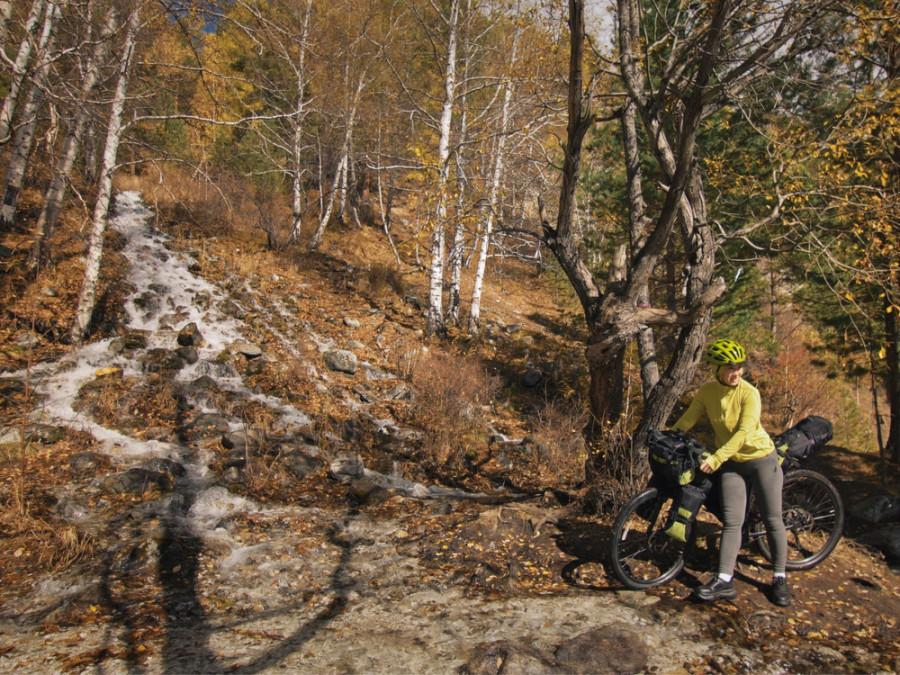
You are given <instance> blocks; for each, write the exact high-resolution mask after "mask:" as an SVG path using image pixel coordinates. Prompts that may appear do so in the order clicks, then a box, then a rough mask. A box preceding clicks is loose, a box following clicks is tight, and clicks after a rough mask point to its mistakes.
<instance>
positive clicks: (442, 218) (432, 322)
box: [426, 0, 461, 335]
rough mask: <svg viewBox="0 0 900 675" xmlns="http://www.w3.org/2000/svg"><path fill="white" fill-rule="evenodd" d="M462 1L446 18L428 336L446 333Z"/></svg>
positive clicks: (456, 0) (455, 1)
mask: <svg viewBox="0 0 900 675" xmlns="http://www.w3.org/2000/svg"><path fill="white" fill-rule="evenodd" d="M460 2H461V0H451V2H450V7H449V11H448V14H447V16H446V17H445V18H444V21H445V24H446V27H447V54H446V61H445V64H444V98H443V104H442V106H441V117H440V127H439V130H440V139H439V141H438V152H437V182H436V184H435V193H436V197H435V199H436V203H435V207H434V222H433V229H432V234H431V264H430V267H429V269H430V273H429V284H428V322H427V325H426V332H427V333H428V335H435V334H442V333H444V332H445V330H446V325H445V321H444V313H443V308H442V306H443V292H444V226H445V222H446V218H447V199H448V194H447V192H448V188H449V182H450V181H449V176H450V133H451V131H452V129H451V122H452V120H453V109H454V104H455V101H456V48H457V44H458V41H459V7H460Z"/></svg>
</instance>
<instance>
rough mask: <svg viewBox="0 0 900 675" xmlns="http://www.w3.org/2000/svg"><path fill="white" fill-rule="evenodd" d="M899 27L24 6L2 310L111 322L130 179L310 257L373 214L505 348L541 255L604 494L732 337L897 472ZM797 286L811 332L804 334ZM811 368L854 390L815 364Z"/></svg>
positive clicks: (399, 254) (877, 6)
mask: <svg viewBox="0 0 900 675" xmlns="http://www.w3.org/2000/svg"><path fill="white" fill-rule="evenodd" d="M898 18H900V5H898V3H896V2H888V3H884V2H834V1H831V0H805V1H803V2H793V1H792V2H788V1H786V0H785V1H768V0H766V1H753V2H745V1H740V0H720V1H718V2H712V3H703V2H696V3H695V2H665V3H662V4H659V3H642V2H639V1H638V0H619V2H617V3H611V4H610V6H608V7H607V6H602V5H600V4H593V3H591V4H589V5H587V6H586V3H584V2H579V1H577V0H572V1H570V2H568V3H562V2H556V1H547V2H524V1H521V0H501V1H498V2H480V1H478V0H441V1H437V0H428V1H426V0H386V1H381V0H377V1H366V2H362V1H354V0H346V1H345V0H337V1H335V2H329V3H318V2H314V1H313V0H275V1H272V2H265V1H262V0H260V1H257V2H244V1H243V0H234V1H231V2H190V1H188V0H185V1H175V2H165V1H161V0H137V1H133V2H108V1H106V0H83V1H78V0H65V1H63V0H56V1H54V0H32V1H31V2H22V1H19V2H9V1H7V0H4V1H3V2H0V58H2V60H3V71H2V82H0V84H2V87H3V90H2V92H3V108H2V111H0V144H2V146H0V147H2V153H3V162H4V165H5V167H6V171H5V175H4V183H3V187H2V190H3V199H2V204H0V230H2V233H3V235H4V238H5V247H4V249H3V260H4V272H3V284H4V298H5V301H4V313H3V319H2V321H3V323H4V326H3V330H4V332H5V334H6V335H7V336H9V335H12V334H13V333H15V331H17V330H20V329H23V328H28V329H30V330H32V331H34V332H35V333H36V334H38V335H39V336H40V340H41V342H42V344H44V345H55V346H57V347H59V348H62V346H63V345H65V344H71V343H78V342H82V341H84V340H90V339H91V338H92V337H93V336H95V335H99V334H101V333H102V331H103V330H104V327H103V321H102V318H103V313H104V302H105V301H106V300H105V299H104V297H105V296H104V292H105V289H106V287H105V285H104V279H103V275H102V274H101V270H102V265H103V260H104V241H105V238H106V237H107V236H108V233H107V231H106V224H107V217H108V213H109V208H110V202H111V197H112V195H113V192H114V186H115V181H120V182H121V181H122V180H125V179H126V178H130V179H134V180H137V181H138V182H139V184H140V187H141V190H142V194H143V195H144V198H145V199H146V200H148V202H149V203H151V204H153V205H154V206H155V207H156V208H157V210H158V211H159V212H161V213H163V214H166V215H165V217H167V218H170V219H171V220H173V221H175V220H178V221H180V222H189V223H191V224H192V226H194V227H195V228H197V229H199V230H200V231H203V232H208V233H209V234H210V236H213V235H215V234H217V233H221V232H223V231H229V230H240V231H243V232H249V233H251V234H249V235H247V236H251V237H258V238H259V240H260V241H262V242H264V243H263V244H262V247H261V248H262V249H265V250H267V251H269V252H277V253H279V254H283V255H290V256H292V257H293V259H294V260H296V264H297V265H300V266H303V265H304V264H309V262H310V261H312V260H314V259H315V258H314V256H316V255H323V254H324V253H327V250H328V248H329V246H330V242H333V241H335V240H336V239H339V240H347V239H352V238H353V237H355V236H359V235H358V233H359V232H361V231H363V230H364V229H369V230H371V229H372V228H374V229H375V230H376V231H379V232H380V233H381V235H382V236H381V237H380V239H379V246H383V247H384V250H385V251H389V254H388V255H387V256H385V257H383V258H380V259H378V260H375V259H374V256H373V258H372V259H371V260H370V261H368V262H366V263H364V264H366V265H367V267H368V270H369V272H370V274H371V275H372V276H373V277H375V276H381V277H382V278H384V279H387V280H389V281H390V285H391V287H392V288H393V289H394V292H400V289H402V288H403V287H404V284H406V283H409V284H416V283H419V282H421V283H424V284H426V286H427V292H426V294H425V295H426V296H427V300H426V301H425V302H424V303H423V305H424V308H425V309H424V325H423V327H422V328H423V339H424V340H426V341H429V342H430V344H433V345H435V346H436V347H440V348H442V349H447V350H454V349H458V348H460V347H464V348H468V347H469V346H471V345H472V344H474V343H477V341H478V340H479V339H480V337H481V336H482V332H483V325H482V324H483V320H482V296H483V292H484V287H485V284H489V283H491V276H490V275H491V274H492V273H493V274H502V273H503V270H504V266H503V262H502V261H507V262H508V261H519V262H520V263H523V264H525V265H529V266H534V267H535V269H538V270H539V271H540V272H541V276H540V277H539V281H536V282H535V283H539V284H541V285H544V284H547V285H548V286H549V287H550V288H553V289H555V292H556V293H557V295H558V296H560V295H561V296H562V297H563V300H561V301H560V302H562V303H564V304H565V303H569V305H570V306H571V307H575V308H576V309H575V310H574V311H575V317H574V318H573V321H572V327H571V331H572V335H573V336H574V337H575V339H576V341H577V342H579V343H581V344H582V345H583V347H584V348H585V349H584V354H585V356H586V359H585V360H584V363H583V364H582V367H583V368H584V370H582V371H580V374H579V376H575V377H573V378H571V379H570V380H569V381H568V382H567V383H566V385H565V386H562V387H559V388H558V390H556V391H553V392H551V394H549V395H548V396H549V397H550V398H552V400H553V403H554V405H558V406H561V407H564V408H566V409H567V410H570V411H572V413H571V414H572V415H573V417H576V418H577V417H578V415H579V413H584V411H585V410H586V411H587V415H586V417H585V419H587V423H586V424H584V430H585V437H586V440H587V445H586V448H587V452H586V455H585V457H584V459H585V467H586V470H587V479H588V483H589V484H591V485H595V486H598V490H597V491H596V494H595V495H594V497H595V498H596V500H595V501H597V502H598V503H601V502H603V501H604V500H606V499H608V498H609V494H610V487H612V488H615V487H616V486H617V485H620V484H621V483H623V482H627V481H629V480H630V479H631V478H632V477H633V476H634V474H635V473H636V472H637V473H640V470H641V467H642V466H643V465H642V463H641V462H642V461H643V460H642V454H641V453H642V451H643V440H642V439H643V437H644V435H645V434H646V431H647V430H648V429H649V428H653V427H658V426H660V425H662V424H664V423H665V420H666V419H667V418H668V417H669V416H670V414H671V413H672V411H673V409H674V408H675V406H676V405H678V401H679V399H680V397H681V396H682V394H683V393H684V391H685V389H686V388H687V387H688V386H689V385H690V383H691V382H692V378H693V377H694V374H695V371H696V369H697V365H698V363H699V355H700V347H702V345H703V344H705V343H706V341H707V340H708V339H709V338H710V334H711V336H712V337H720V336H728V337H733V338H737V339H739V340H740V341H741V342H742V343H743V344H744V345H745V346H746V347H747V348H748V350H749V351H750V353H751V354H753V355H754V371H755V372H754V375H755V376H756V378H757V380H758V381H759V383H760V384H761V386H763V387H766V395H767V402H768V405H769V412H768V414H769V415H770V419H769V420H767V423H768V424H769V425H770V426H771V427H772V428H783V427H785V426H788V425H789V424H791V423H793V422H795V421H797V420H798V419H800V418H801V417H802V416H804V415H805V414H808V413H809V412H812V411H816V410H819V411H820V412H822V411H821V407H822V406H823V405H824V402H825V401H829V402H830V405H831V406H832V407H833V406H834V402H835V400H839V401H841V404H840V405H838V406H837V410H832V409H829V410H827V411H824V412H828V413H829V415H830V416H832V417H834V416H836V415H837V416H840V419H839V420H837V422H838V426H839V428H840V429H841V432H840V433H843V434H847V435H848V436H849V437H850V438H848V439H846V440H845V444H846V445H847V446H848V447H856V448H859V449H865V450H868V451H871V452H879V453H880V457H881V471H882V475H883V476H885V477H886V475H887V474H888V473H889V472H890V473H895V472H896V463H897V462H898V461H900V365H898V364H900V360H898V326H897V322H896V314H897V311H898V308H900V302H898V298H897V292H898V289H897V269H898V264H900V260H898V250H897V228H898V200H897V189H898V160H900V147H898V134H900V126H898V125H900V118H898V85H897V73H898V67H900V47H898V44H900V40H898V35H897V30H898V29H897V26H898ZM329 238H331V239H329ZM548 252H549V253H550V254H552V255H548ZM64 275H67V276H66V278H67V279H68V280H69V281H68V283H67V284H65V285H64V286H65V287H66V289H67V290H66V291H65V293H66V297H65V298H63V301H59V299H58V298H55V299H54V301H53V302H52V303H50V302H43V304H42V301H41V299H40V289H41V288H45V287H46V286H47V284H48V283H49V280H51V279H54V278H60V277H62V276H64ZM72 279H77V283H75V282H73V281H72ZM787 297H789V298H790V305H791V307H792V308H793V309H795V310H796V312H797V314H798V316H799V317H801V318H802V319H803V320H804V321H805V322H806V323H804V324H802V325H803V326H804V328H803V329H802V330H801V329H797V328H796V327H794V328H792V329H791V331H792V332H790V333H787V334H780V333H779V332H778V330H779V328H778V326H777V324H776V321H775V316H776V313H777V311H776V309H777V307H778V306H779V305H780V304H784V301H785V298H787ZM4 349H5V351H6V356H7V357H8V358H10V359H12V360H13V361H16V359H18V360H19V362H22V361H23V359H25V352H23V351H22V350H21V348H17V347H15V346H14V345H12V344H11V343H7V347H4ZM17 349H18V351H16V350H17ZM810 365H812V366H814V367H815V368H817V369H819V370H820V371H822V372H824V373H826V374H827V376H828V377H829V378H831V381H832V382H833V387H834V388H833V390H831V389H830V388H828V389H826V390H825V391H822V389H821V387H809V386H806V383H805V382H804V379H803V378H804V376H805V374H806V373H807V372H808V368H809V366H810ZM838 392H839V395H838V396H837V398H836V394H837V393H838ZM847 392H851V393H850V394H847ZM860 392H866V393H864V394H862V395H861V394H860ZM845 394H847V395H849V396H850V398H847V399H846V400H845V399H843V398H840V397H841V396H844V395H845ZM854 395H855V399H856V400H855V401H854V400H853V396H854ZM863 399H865V403H864V404H863V405H862V408H863V409H864V410H865V411H866V412H862V413H861V412H859V408H860V406H857V405H856V402H859V401H861V400H863ZM844 403H846V405H844ZM873 431H874V433H873ZM613 491H615V490H613Z"/></svg>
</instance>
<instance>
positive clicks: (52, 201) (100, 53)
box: [29, 6, 119, 272]
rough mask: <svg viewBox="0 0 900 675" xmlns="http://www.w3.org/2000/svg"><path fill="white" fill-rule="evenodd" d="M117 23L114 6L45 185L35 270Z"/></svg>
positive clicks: (32, 256) (37, 227) (62, 197)
mask: <svg viewBox="0 0 900 675" xmlns="http://www.w3.org/2000/svg"><path fill="white" fill-rule="evenodd" d="M118 23H119V13H118V10H117V9H116V8H115V6H113V7H110V10H109V14H108V15H107V21H106V26H105V28H104V31H103V33H102V34H101V35H100V39H99V40H98V41H97V42H96V44H95V45H94V49H93V51H92V53H91V56H90V60H89V61H88V64H87V68H86V69H85V76H84V80H82V82H81V93H80V96H79V99H78V101H77V103H76V104H75V114H74V117H73V119H72V121H71V123H70V125H69V130H68V132H67V134H66V138H65V141H64V142H63V150H62V155H61V157H60V160H59V163H58V164H57V167H56V171H55V172H54V174H53V178H52V179H51V180H50V186H49V187H48V188H47V193H46V195H45V196H44V205H43V206H42V207H41V212H40V214H39V215H38V219H37V222H36V223H35V226H34V243H33V244H32V248H31V254H30V257H29V267H30V268H31V269H32V270H35V272H36V271H37V270H38V268H39V267H40V264H41V259H42V257H43V255H44V252H43V251H42V247H43V243H44V241H45V239H46V238H47V237H49V236H50V235H51V234H52V233H53V230H54V229H55V228H56V223H57V221H58V220H59V214H60V212H61V211H62V205H63V201H64V200H65V195H66V186H67V184H68V181H69V176H71V174H72V168H73V167H74V166H75V160H76V158H77V157H78V152H79V149H80V147H81V138H82V135H83V134H84V129H85V125H86V122H87V112H88V111H87V105H88V100H89V98H90V95H91V92H92V91H93V90H94V88H95V87H96V86H97V83H98V82H99V81H100V68H101V66H102V64H103V62H104V61H105V60H106V56H107V54H108V52H109V40H110V38H111V36H112V35H113V34H114V33H115V31H116V30H117V27H118Z"/></svg>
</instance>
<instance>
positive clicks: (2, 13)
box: [0, 0, 12, 51]
mask: <svg viewBox="0 0 900 675" xmlns="http://www.w3.org/2000/svg"><path fill="white" fill-rule="evenodd" d="M11 17H12V2H10V0H0V51H3V50H5V49H6V40H7V38H8V37H9V20H10V18H11Z"/></svg>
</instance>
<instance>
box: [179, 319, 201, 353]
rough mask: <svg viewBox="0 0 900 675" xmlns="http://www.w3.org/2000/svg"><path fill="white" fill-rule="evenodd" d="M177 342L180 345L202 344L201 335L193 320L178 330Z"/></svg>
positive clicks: (196, 345) (197, 345)
mask: <svg viewBox="0 0 900 675" xmlns="http://www.w3.org/2000/svg"><path fill="white" fill-rule="evenodd" d="M177 339H178V344H179V345H181V346H182V347H199V346H200V345H201V344H203V335H202V334H201V333H200V329H199V328H197V324H196V323H194V322H193V321H192V322H191V323H189V324H187V325H186V326H185V327H184V328H182V329H181V330H180V331H179V332H178V338H177Z"/></svg>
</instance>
